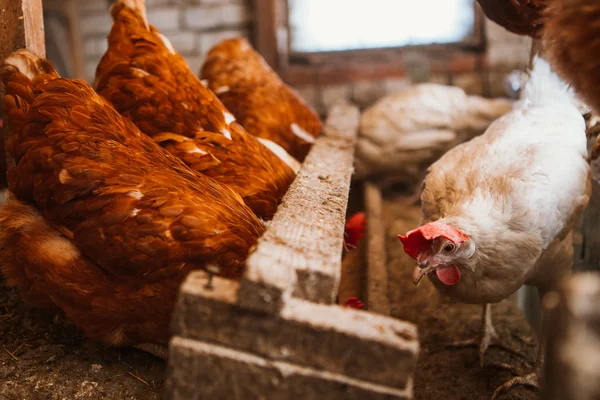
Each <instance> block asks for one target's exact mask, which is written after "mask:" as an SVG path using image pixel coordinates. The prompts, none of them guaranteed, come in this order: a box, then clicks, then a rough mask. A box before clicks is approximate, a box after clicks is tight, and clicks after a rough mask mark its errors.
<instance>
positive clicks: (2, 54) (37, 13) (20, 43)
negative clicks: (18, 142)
mask: <svg viewBox="0 0 600 400" xmlns="http://www.w3.org/2000/svg"><path fill="white" fill-rule="evenodd" d="M21 48H27V49H29V50H31V51H33V52H35V53H36V54H38V55H39V56H41V57H44V56H45V55H46V47H45V44H44V16H43V9H42V0H7V1H3V2H2V5H1V6H0V62H2V61H3V60H4V59H5V58H6V57H8V56H9V55H10V54H11V53H12V52H13V51H15V50H18V49H21ZM3 99H4V88H2V90H1V91H0V104H2V103H3V101H4V100H3ZM1 117H2V112H0V118H1ZM5 138H6V135H5V133H2V135H0V188H4V187H6V185H7V183H6V162H7V161H6V145H5V143H6V142H5Z"/></svg>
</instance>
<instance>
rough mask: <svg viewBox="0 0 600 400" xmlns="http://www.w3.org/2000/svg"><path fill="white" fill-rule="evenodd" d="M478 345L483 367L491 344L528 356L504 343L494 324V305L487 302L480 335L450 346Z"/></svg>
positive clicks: (480, 361) (484, 307)
mask: <svg viewBox="0 0 600 400" xmlns="http://www.w3.org/2000/svg"><path fill="white" fill-rule="evenodd" d="M471 346H477V347H479V365H480V366H481V367H483V365H484V363H485V353H486V352H487V349H488V348H489V347H490V346H496V347H500V348H502V349H504V350H506V351H508V352H510V353H513V354H516V355H518V356H520V357H523V358H526V355H525V354H523V353H521V352H519V351H518V350H515V349H513V348H511V347H509V346H507V345H505V344H503V343H502V342H501V341H500V339H499V337H498V333H497V332H496V328H494V324H493V323H492V305H491V304H489V303H486V304H484V305H483V314H482V317H481V328H480V336H479V337H476V338H473V339H468V340H462V341H457V342H454V343H451V344H450V345H449V347H471Z"/></svg>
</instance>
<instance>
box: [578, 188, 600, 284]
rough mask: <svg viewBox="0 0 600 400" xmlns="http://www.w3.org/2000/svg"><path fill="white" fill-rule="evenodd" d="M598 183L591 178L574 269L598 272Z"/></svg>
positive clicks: (599, 261)
mask: <svg viewBox="0 0 600 400" xmlns="http://www.w3.org/2000/svg"><path fill="white" fill-rule="evenodd" d="M598 221H600V184H598V182H597V181H596V180H595V179H594V180H592V196H591V197H590V203H589V205H588V207H587V208H586V210H585V211H584V213H583V216H582V223H581V236H582V240H581V243H580V246H579V248H577V247H576V250H578V251H577V252H576V253H575V266H574V267H573V269H575V270H576V271H596V272H600V224H599V223H598Z"/></svg>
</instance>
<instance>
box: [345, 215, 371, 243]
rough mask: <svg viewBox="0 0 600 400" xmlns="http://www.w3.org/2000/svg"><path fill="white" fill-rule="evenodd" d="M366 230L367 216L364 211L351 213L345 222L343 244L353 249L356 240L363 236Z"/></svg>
mask: <svg viewBox="0 0 600 400" xmlns="http://www.w3.org/2000/svg"><path fill="white" fill-rule="evenodd" d="M366 230H367V216H366V214H365V213H364V212H358V213H356V214H354V215H352V216H351V217H350V218H349V219H348V221H347V222H346V228H345V232H344V246H346V248H347V249H355V248H356V247H357V246H358V242H359V241H360V240H361V239H362V238H363V237H364V233H365V231H366Z"/></svg>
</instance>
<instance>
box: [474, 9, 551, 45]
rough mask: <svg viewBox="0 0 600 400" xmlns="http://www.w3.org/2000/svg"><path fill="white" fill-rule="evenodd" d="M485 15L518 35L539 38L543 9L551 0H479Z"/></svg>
mask: <svg viewBox="0 0 600 400" xmlns="http://www.w3.org/2000/svg"><path fill="white" fill-rule="evenodd" d="M477 1H478V2H479V4H480V5H481V8H482V9H483V12H484V13H485V15H486V16H487V17H488V18H489V19H491V20H492V21H494V22H495V23H497V24H498V25H500V26H502V27H504V28H505V29H506V30H508V31H510V32H512V33H516V34H518V35H528V36H531V37H533V38H536V39H537V38H539V37H540V35H541V34H542V28H543V27H544V24H543V11H544V8H545V7H546V5H548V3H549V0H477Z"/></svg>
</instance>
